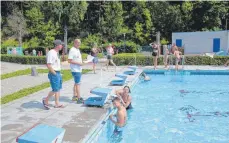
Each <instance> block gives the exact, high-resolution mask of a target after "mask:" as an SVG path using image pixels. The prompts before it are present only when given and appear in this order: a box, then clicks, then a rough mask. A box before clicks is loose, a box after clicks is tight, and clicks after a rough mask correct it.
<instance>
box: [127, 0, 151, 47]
mask: <svg viewBox="0 0 229 143" xmlns="http://www.w3.org/2000/svg"><path fill="white" fill-rule="evenodd" d="M128 20H130V24H129V26H130V29H134V33H133V35H134V38H135V41H137V42H138V43H139V44H146V43H148V41H149V40H150V33H151V29H152V27H153V23H152V20H151V14H150V10H149V9H148V8H147V6H146V2H145V1H138V2H135V7H132V9H131V12H130V15H129V18H128Z"/></svg>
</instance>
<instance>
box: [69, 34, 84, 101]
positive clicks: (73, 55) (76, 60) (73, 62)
mask: <svg viewBox="0 0 229 143" xmlns="http://www.w3.org/2000/svg"><path fill="white" fill-rule="evenodd" d="M80 44H81V41H80V39H75V40H74V46H73V47H72V48H71V49H70V51H69V55H68V62H69V63H70V67H71V71H72V76H73V78H74V81H75V84H74V87H73V92H74V93H73V94H74V95H73V97H72V101H77V103H78V104H80V103H83V98H82V97H81V96H80V81H81V75H82V74H81V73H82V65H83V62H82V56H81V53H80V49H79V48H80Z"/></svg>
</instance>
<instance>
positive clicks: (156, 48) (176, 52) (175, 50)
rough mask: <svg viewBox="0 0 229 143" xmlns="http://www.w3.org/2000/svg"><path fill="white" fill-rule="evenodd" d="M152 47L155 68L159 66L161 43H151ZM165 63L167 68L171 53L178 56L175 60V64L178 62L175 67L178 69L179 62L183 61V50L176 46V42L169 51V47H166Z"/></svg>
mask: <svg viewBox="0 0 229 143" xmlns="http://www.w3.org/2000/svg"><path fill="white" fill-rule="evenodd" d="M149 45H150V46H151V47H152V56H153V61H154V64H153V65H154V69H156V68H157V63H158V62H157V60H158V57H159V55H160V49H161V48H160V45H159V44H156V43H150V44H149ZM164 50H165V51H164V65H165V68H167V67H168V56H169V55H174V56H175V57H176V61H175V64H176V67H175V69H176V70H178V69H179V67H178V65H179V62H181V54H182V53H181V52H180V51H179V49H178V47H177V46H176V44H173V45H172V47H171V51H169V49H168V48H167V47H165V48H164Z"/></svg>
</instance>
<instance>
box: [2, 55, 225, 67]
mask: <svg viewBox="0 0 229 143" xmlns="http://www.w3.org/2000/svg"><path fill="white" fill-rule="evenodd" d="M134 55H135V53H125V54H124V53H123V54H117V55H115V56H114V58H113V60H114V62H115V63H116V64H117V65H129V63H130V62H131V64H135V56H134ZM102 56H103V55H102V54H99V57H102ZM82 57H83V59H86V58H87V54H82ZM65 58H66V59H67V57H65ZM172 58H173V64H174V63H175V57H174V56H173V57H172ZM227 60H229V56H215V57H214V58H211V57H208V56H185V65H224V64H225V62H226V61H227ZM1 61H5V62H12V63H21V64H45V63H46V57H45V56H40V57H38V56H13V55H3V54H2V55H1ZM136 64H137V65H142V66H149V65H152V64H153V57H152V56H144V55H142V54H138V53H137V54H136ZM158 65H163V56H160V57H159V58H158Z"/></svg>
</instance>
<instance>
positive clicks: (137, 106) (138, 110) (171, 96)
mask: <svg viewBox="0 0 229 143" xmlns="http://www.w3.org/2000/svg"><path fill="white" fill-rule="evenodd" d="M146 72H147V73H152V74H148V75H149V76H150V77H151V81H149V82H144V81H142V80H139V81H138V82H137V83H136V84H135V85H134V86H133V87H132V97H133V103H132V104H133V107H134V109H133V110H130V111H128V121H127V125H126V126H125V127H124V130H123V132H122V133H120V134H113V130H114V125H113V124H112V123H111V122H110V121H109V120H108V121H107V122H106V124H105V128H104V129H103V131H102V133H101V134H100V136H99V138H98V140H97V142H98V143H115V142H122V143H151V142H154V143H228V142H229V75H228V74H221V75H217V74H219V73H217V72H206V71H205V74H203V72H202V73H200V71H198V72H199V73H200V74H197V73H196V72H190V71H188V72H187V71H186V72H178V73H177V72H167V73H166V72H164V71H163V72H159V71H157V72H151V71H146ZM193 73H194V74H193ZM209 73H210V74H209ZM213 73H214V74H213ZM225 73H226V72H225Z"/></svg>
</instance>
